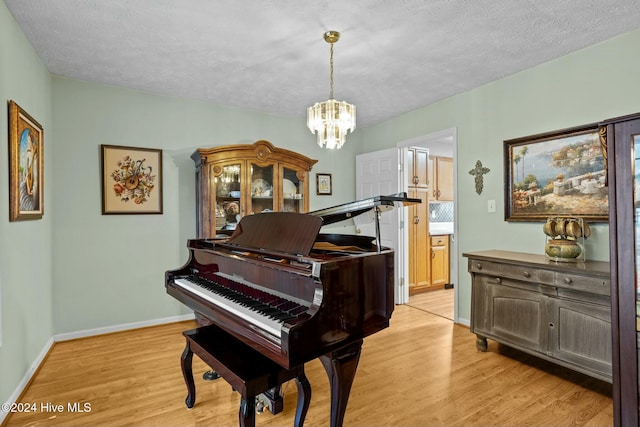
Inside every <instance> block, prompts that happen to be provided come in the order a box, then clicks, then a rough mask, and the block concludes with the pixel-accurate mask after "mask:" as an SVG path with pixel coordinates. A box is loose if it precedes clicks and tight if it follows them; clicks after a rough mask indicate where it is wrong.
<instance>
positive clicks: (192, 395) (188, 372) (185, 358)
mask: <svg viewBox="0 0 640 427" xmlns="http://www.w3.org/2000/svg"><path fill="white" fill-rule="evenodd" d="M192 361H193V352H192V351H191V346H190V345H189V339H187V346H186V347H185V349H184V351H183V352H182V357H181V358H180V365H181V366H182V376H183V377H184V382H185V383H186V384H187V398H186V399H185V401H184V403H186V404H187V408H189V409H191V408H193V405H195V404H196V384H195V383H194V382H193V370H192V368H191V362H192Z"/></svg>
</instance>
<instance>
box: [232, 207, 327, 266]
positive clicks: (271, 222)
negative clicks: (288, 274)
mask: <svg viewBox="0 0 640 427" xmlns="http://www.w3.org/2000/svg"><path fill="white" fill-rule="evenodd" d="M320 227H322V218H320V217H315V216H310V215H306V214H300V213H295V212H268V213H259V214H255V215H246V216H244V217H242V219H241V220H240V222H239V223H238V225H237V226H236V229H235V231H234V232H233V234H231V237H230V238H229V240H227V241H226V242H225V243H223V244H221V245H222V246H227V245H228V246H233V247H237V249H239V250H241V249H250V250H251V249H253V250H257V251H269V252H279V253H285V254H289V255H296V256H297V255H304V256H308V255H309V253H311V248H313V243H314V242H315V240H316V237H317V236H318V232H319V231H320Z"/></svg>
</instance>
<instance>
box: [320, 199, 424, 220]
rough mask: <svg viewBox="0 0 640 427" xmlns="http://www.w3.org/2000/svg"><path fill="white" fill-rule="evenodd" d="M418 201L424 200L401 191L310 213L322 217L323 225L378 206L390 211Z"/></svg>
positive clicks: (379, 208)
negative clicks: (397, 206) (413, 197)
mask: <svg viewBox="0 0 640 427" xmlns="http://www.w3.org/2000/svg"><path fill="white" fill-rule="evenodd" d="M418 203H422V200H421V199H412V198H409V197H407V193H399V194H392V195H390V196H374V197H369V198H367V199H362V200H356V201H355V202H349V203H343V204H341V205H337V206H333V207H330V208H326V209H320V210H317V211H313V212H309V213H308V215H311V216H318V217H321V218H322V219H323V221H324V222H323V224H322V225H328V224H334V223H336V222H340V221H343V220H345V219H349V218H353V217H355V216H358V215H361V214H363V213H365V212H368V211H370V210H372V209H374V208H377V209H378V210H379V211H388V210H391V209H393V208H394V207H395V206H396V204H398V205H402V206H408V205H416V204H418Z"/></svg>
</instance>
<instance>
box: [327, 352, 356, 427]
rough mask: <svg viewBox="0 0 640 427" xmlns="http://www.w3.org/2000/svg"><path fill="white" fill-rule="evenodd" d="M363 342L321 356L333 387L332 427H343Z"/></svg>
mask: <svg viewBox="0 0 640 427" xmlns="http://www.w3.org/2000/svg"><path fill="white" fill-rule="evenodd" d="M361 349H362V340H358V341H357V342H355V343H353V344H351V345H349V346H347V347H344V348H341V349H339V350H336V351H333V352H331V353H327V354H325V355H323V356H320V361H321V362H322V365H323V366H324V370H325V371H327V376H328V377H329V384H330V386H331V427H342V421H343V420H344V413H345V411H346V409H347V402H348V401H349V393H350V392H351V385H352V384H353V380H354V378H355V376H356V369H357V368H358V361H359V360H360V351H361Z"/></svg>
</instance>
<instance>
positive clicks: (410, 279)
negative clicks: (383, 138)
mask: <svg viewBox="0 0 640 427" xmlns="http://www.w3.org/2000/svg"><path fill="white" fill-rule="evenodd" d="M456 143H457V138H456V129H455V128H451V129H446V130H443V131H440V132H435V133H432V134H428V135H423V136H421V137H419V138H412V139H411V140H407V141H403V142H401V143H399V144H398V148H399V150H400V158H401V159H402V160H404V162H403V167H402V170H403V172H404V173H403V174H402V175H403V176H402V178H401V188H402V191H406V192H407V193H411V194H416V195H424V194H426V195H427V199H428V201H427V202H426V203H427V206H423V207H422V209H416V210H413V211H408V212H405V218H404V224H407V226H406V227H404V228H403V233H402V237H403V245H404V253H405V254H406V255H407V256H406V257H405V259H406V262H405V263H404V268H405V271H404V277H405V279H406V280H405V282H406V283H407V284H408V286H405V289H404V292H405V295H404V297H405V300H404V302H405V303H407V304H408V305H410V306H412V307H414V308H417V309H419V310H422V311H426V312H429V313H431V314H434V315H437V316H440V317H442V318H445V319H448V320H451V321H454V322H455V321H457V301H458V289H457V287H456V286H455V284H456V283H457V281H458V280H457V279H458V256H457V254H458V244H457V238H456V232H457V224H456V217H457V209H456V194H457V182H456V181H457V180H456V172H455V171H456V169H457V160H456V145H457V144H456ZM425 151H426V152H427V153H428V163H427V165H428V172H427V175H428V179H427V188H428V190H427V192H426V193H425V192H424V191H423V190H422V189H421V188H420V187H423V186H422V185H421V184H420V178H416V176H415V175H414V172H416V171H417V172H416V173H418V174H420V173H424V172H423V171H421V166H420V165H419V162H418V161H417V160H416V159H419V158H420V154H419V153H424V152H425ZM423 197H424V196H423ZM423 197H420V198H423ZM425 216H426V217H427V218H424V217H425ZM421 221H426V224H428V225H426V227H425V224H424V223H422V225H421V226H418V227H416V226H415V225H414V224H420V223H421ZM425 228H426V229H427V230H426V231H425ZM425 234H426V235H425ZM412 239H413V241H412ZM425 241H426V243H427V244H426V245H425ZM425 246H426V249H425ZM445 254H446V255H445ZM445 256H446V259H445V258H444V257H445ZM425 263H426V264H428V267H427V268H426V269H425V268H424V264H425ZM445 263H446V265H445ZM443 269H446V270H447V271H446V272H445V271H443ZM425 270H426V271H425ZM445 273H446V274H445ZM425 274H426V277H425Z"/></svg>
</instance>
